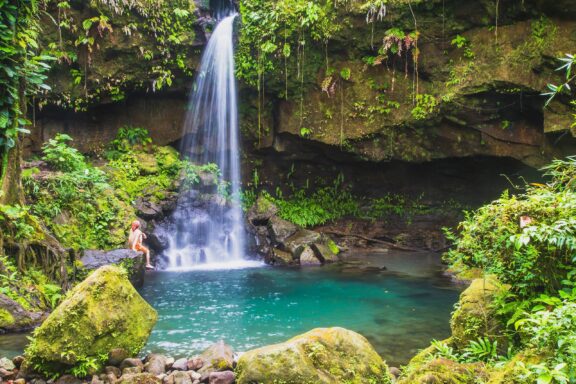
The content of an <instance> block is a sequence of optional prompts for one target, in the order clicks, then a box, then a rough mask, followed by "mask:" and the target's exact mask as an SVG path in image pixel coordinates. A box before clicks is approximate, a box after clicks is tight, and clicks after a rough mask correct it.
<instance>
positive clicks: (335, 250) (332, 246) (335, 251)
mask: <svg viewBox="0 0 576 384" xmlns="http://www.w3.org/2000/svg"><path fill="white" fill-rule="evenodd" d="M326 243H327V245H328V248H330V251H332V253H333V254H335V255H338V254H339V253H340V248H338V246H337V245H336V243H335V242H334V240H331V239H329V240H328V241H327V242H326Z"/></svg>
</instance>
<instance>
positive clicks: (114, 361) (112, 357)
mask: <svg viewBox="0 0 576 384" xmlns="http://www.w3.org/2000/svg"><path fill="white" fill-rule="evenodd" d="M129 357H130V356H129V354H128V351H127V350H125V349H124V348H113V349H111V350H110V351H109V352H108V364H110V365H113V366H115V367H119V366H120V364H122V362H123V361H124V360H126V359H127V358H129Z"/></svg>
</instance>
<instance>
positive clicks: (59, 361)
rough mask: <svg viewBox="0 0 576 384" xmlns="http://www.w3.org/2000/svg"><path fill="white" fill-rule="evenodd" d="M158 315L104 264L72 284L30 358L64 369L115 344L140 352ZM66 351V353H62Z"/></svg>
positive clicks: (28, 360)
mask: <svg viewBox="0 0 576 384" xmlns="http://www.w3.org/2000/svg"><path fill="white" fill-rule="evenodd" d="M156 320H157V314H156V311H155V310H154V309H153V308H152V307H151V306H150V305H149V304H148V303H147V302H146V301H144V299H142V297H141V296H140V295H139V294H138V292H137V291H136V290H135V289H134V287H133V286H132V284H130V281H129V280H128V278H127V276H126V272H125V271H124V270H123V269H121V268H119V267H116V266H111V265H108V266H104V267H101V268H99V269H98V270H96V271H95V272H94V273H92V274H91V275H90V276H89V277H88V278H87V279H86V280H84V281H83V282H81V283H80V284H78V285H77V286H76V287H74V288H73V289H72V290H71V291H70V292H69V294H68V296H67V298H66V299H65V300H64V301H63V302H62V303H61V304H60V305H59V306H58V307H57V308H56V309H55V310H54V312H52V314H51V315H50V316H49V317H48V318H47V319H46V321H44V323H43V324H42V325H41V326H40V327H39V328H37V329H36V331H35V332H34V338H33V340H32V341H31V343H30V345H29V346H28V348H27V349H26V352H25V356H26V363H27V364H29V365H30V366H34V365H36V364H42V366H43V368H44V370H45V371H47V372H54V373H57V372H62V371H64V370H69V369H71V368H72V367H75V366H76V364H78V363H79V362H81V361H83V360H85V359H89V358H90V359H96V360H99V359H100V356H102V355H107V354H108V352H109V351H111V350H112V349H114V348H122V349H124V350H126V351H127V352H128V353H129V354H130V355H133V356H134V355H136V354H138V352H139V351H140V349H141V348H142V347H143V346H144V344H145V343H146V340H147V339H148V336H149V335H150V332H151V331H152V328H153V327H154V324H155V323H156ZM62 351H66V352H67V353H62Z"/></svg>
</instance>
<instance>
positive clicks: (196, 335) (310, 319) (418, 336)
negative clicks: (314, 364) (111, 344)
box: [141, 259, 459, 364]
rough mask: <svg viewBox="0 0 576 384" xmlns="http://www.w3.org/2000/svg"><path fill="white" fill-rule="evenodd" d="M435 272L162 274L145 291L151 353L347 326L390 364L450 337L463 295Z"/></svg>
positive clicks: (251, 344) (263, 341)
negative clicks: (150, 313) (154, 315)
mask: <svg viewBox="0 0 576 384" xmlns="http://www.w3.org/2000/svg"><path fill="white" fill-rule="evenodd" d="M410 261H411V262H414V260H410ZM437 262H438V260H437V259H436V261H435V263H436V264H437ZM400 264H401V263H400ZM390 269H394V268H390ZM433 270H434V268H430V265H428V268H427V271H428V276H426V278H423V277H418V276H409V275H405V274H404V275H402V274H398V273H394V272H390V270H389V271H387V272H374V273H366V272H363V273H358V269H356V268H351V267H346V268H326V267H325V268H305V269H273V268H265V267H264V268H254V269H240V270H229V271H226V270H217V271H190V272H185V273H174V272H157V273H154V274H151V275H150V276H149V278H148V280H147V284H146V286H145V287H144V288H143V289H142V292H141V293H142V295H143V296H144V298H145V299H146V300H148V301H149V302H150V303H151V304H152V305H153V306H154V307H155V308H156V309H157V310H158V314H159V320H158V323H157V325H156V327H155V329H154V331H153V333H152V336H151V337H150V340H149V341H148V344H147V345H146V347H145V350H146V352H157V353H166V354H170V355H172V356H175V357H179V356H190V355H193V354H195V353H198V352H200V351H202V350H203V349H204V348H206V347H207V346H209V345H210V344H211V343H213V342H215V341H217V340H219V339H224V340H225V341H226V342H227V343H229V344H231V345H232V346H233V347H234V348H235V350H238V351H246V350H249V349H252V348H255V347H260V346H263V345H267V344H272V343H277V342H281V341H284V340H286V339H288V338H290V337H292V336H295V335H298V334H300V333H303V332H306V331H308V330H310V329H312V328H316V327H332V326H341V327H345V328H348V329H351V330H354V331H357V332H360V333H361V334H363V335H364V336H366V337H367V338H368V339H369V340H370V342H371V343H372V344H373V345H374V347H375V348H376V350H377V351H378V352H379V353H380V354H381V355H382V356H383V357H384V358H385V359H386V360H388V361H389V363H392V364H399V363H405V362H407V360H408V359H409V358H410V357H412V356H413V355H414V354H415V353H416V352H417V351H418V350H419V349H421V348H423V347H426V346H427V345H429V342H430V340H431V339H433V338H436V339H441V338H444V337H447V336H448V335H449V331H450V330H449V323H448V320H449V317H450V312H451V311H452V307H453V304H454V303H455V302H456V300H457V298H458V293H459V292H458V290H457V289H456V288H454V287H452V286H451V285H450V283H449V281H447V280H446V279H444V278H442V277H440V275H439V274H438V273H433V272H431V271H433Z"/></svg>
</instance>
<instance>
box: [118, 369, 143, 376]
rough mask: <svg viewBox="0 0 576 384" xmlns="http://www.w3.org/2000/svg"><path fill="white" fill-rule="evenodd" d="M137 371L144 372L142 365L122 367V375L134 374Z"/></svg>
mask: <svg viewBox="0 0 576 384" xmlns="http://www.w3.org/2000/svg"><path fill="white" fill-rule="evenodd" d="M135 373H142V367H127V368H124V369H122V375H132V374H135Z"/></svg>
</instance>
